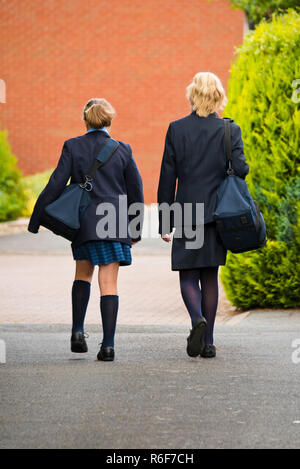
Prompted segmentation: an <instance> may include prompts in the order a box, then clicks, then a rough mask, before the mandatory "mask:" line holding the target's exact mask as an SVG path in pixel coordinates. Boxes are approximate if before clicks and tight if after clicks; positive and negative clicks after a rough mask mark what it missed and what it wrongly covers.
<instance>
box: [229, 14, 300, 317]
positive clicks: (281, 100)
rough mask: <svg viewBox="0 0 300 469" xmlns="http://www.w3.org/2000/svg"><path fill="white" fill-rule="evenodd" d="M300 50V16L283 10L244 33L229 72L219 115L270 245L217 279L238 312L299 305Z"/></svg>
mask: <svg viewBox="0 0 300 469" xmlns="http://www.w3.org/2000/svg"><path fill="white" fill-rule="evenodd" d="M299 50H300V15H299V14H297V13H296V12H295V11H289V12H288V13H287V14H286V15H281V16H274V18H273V21H272V22H271V23H266V22H263V23H261V24H260V25H259V26H257V28H256V29H255V31H251V32H249V33H248V34H247V36H246V37H245V40H244V43H243V45H242V46H241V47H240V48H239V49H238V57H237V60H236V61H235V63H234V64H233V65H232V67H231V76H230V80H229V86H228V98H229V100H228V105H227V107H226V109H225V112H224V116H229V117H231V118H233V119H234V120H235V122H237V123H238V124H239V125H240V126H241V129H242V136H243V141H244V150H245V155H246V159H247V161H248V163H249V166H250V172H249V175H248V176H247V179H246V180H247V182H248V186H249V189H250V192H251V194H252V196H253V197H254V199H256V200H257V201H258V203H259V206H260V208H261V210H262V213H263V215H264V217H265V220H266V224H267V229H268V234H269V239H270V240H272V242H269V243H268V244H267V246H266V247H265V248H263V249H262V250H259V251H256V252H249V253H244V254H242V255H241V254H238V255H235V254H232V253H228V258H227V264H226V267H225V268H223V269H222V272H221V278H222V281H223V284H224V288H225V291H226V293H227V296H228V298H229V299H230V300H231V301H232V302H233V304H234V305H236V306H240V307H242V308H251V307H258V306H261V307H262V306H264V307H292V306H298V305H299V302H300V301H299V298H300V279H299V276H300V267H299V252H300V226H299V221H300V167H299V128H300V110H299V104H298V103H295V102H293V100H292V94H293V91H294V88H293V87H292V83H293V81H294V80H295V79H297V78H300V62H299Z"/></svg>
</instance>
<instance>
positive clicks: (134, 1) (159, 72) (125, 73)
mask: <svg viewBox="0 0 300 469" xmlns="http://www.w3.org/2000/svg"><path fill="white" fill-rule="evenodd" d="M229 4H230V2H229V1H227V0H215V1H212V2H207V1H206V0H189V1H186V0H2V1H1V2H0V19H1V20H0V78H1V79H4V80H5V82H6V104H1V103H0V126H1V127H2V128H3V127H4V128H7V129H8V131H9V140H10V143H11V145H12V148H13V151H14V153H15V154H16V155H17V157H18V159H19V165H20V167H21V169H22V170H23V171H24V172H25V173H26V174H30V173H34V172H37V171H42V170H44V169H48V168H49V167H54V166H55V164H56V162H57V159H58V156H59V154H60V150H61V147H62V144H63V141H64V140H66V139H67V138H70V137H73V136H77V135H80V134H82V133H83V132H84V126H83V123H82V121H81V120H80V117H81V111H82V107H83V105H84V103H85V102H86V101H87V100H88V99H89V98H91V97H105V98H106V99H108V100H109V101H110V102H111V103H112V104H113V106H115V108H116V110H117V117H116V119H115V121H114V122H113V127H112V136H113V137H115V138H118V139H120V140H124V141H126V142H128V143H130V144H131V146H132V148H133V151H134V156H135V158H136V160H137V162H138V165H139V167H140V170H141V172H142V176H143V179H144V186H145V193H146V200H147V201H148V202H151V201H154V200H155V197H156V186H157V179H158V173H159V165H160V159H161V155H162V151H163V144H164V136H165V132H166V129H167V126H168V123H169V122H170V121H171V120H174V119H177V118H179V117H181V116H183V115H185V114H187V113H188V112H189V106H188V103H187V101H186V99H185V87H186V85H187V84H188V83H189V82H190V81H191V79H192V77H193V75H194V74H195V73H196V72H198V71H212V72H214V73H216V74H217V75H219V76H220V78H221V79H222V81H223V83H224V85H225V86H226V83H227V80H228V75H229V67H230V63H231V61H232V59H233V55H234V47H235V46H237V45H239V44H240V43H241V42H242V37H243V24H244V14H243V12H241V11H239V10H233V9H231V8H230V6H229Z"/></svg>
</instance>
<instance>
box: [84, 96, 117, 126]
mask: <svg viewBox="0 0 300 469" xmlns="http://www.w3.org/2000/svg"><path fill="white" fill-rule="evenodd" d="M115 115H116V112H115V110H114V108H113V107H112V105H111V104H110V103H109V102H108V101H106V99H104V98H92V99H90V100H89V101H88V102H87V103H86V105H85V106H84V109H83V120H84V121H85V122H86V124H87V126H88V127H89V128H92V129H101V128H102V127H110V125H111V121H112V120H113V118H114V117H115Z"/></svg>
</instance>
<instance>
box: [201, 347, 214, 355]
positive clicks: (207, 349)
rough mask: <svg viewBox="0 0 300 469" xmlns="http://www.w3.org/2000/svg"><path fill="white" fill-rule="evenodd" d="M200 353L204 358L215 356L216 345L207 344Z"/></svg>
mask: <svg viewBox="0 0 300 469" xmlns="http://www.w3.org/2000/svg"><path fill="white" fill-rule="evenodd" d="M200 355H201V357H202V358H215V356H216V347H215V346H214V345H205V347H204V349H203V351H202V352H201V354H200Z"/></svg>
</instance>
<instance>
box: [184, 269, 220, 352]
mask: <svg viewBox="0 0 300 469" xmlns="http://www.w3.org/2000/svg"><path fill="white" fill-rule="evenodd" d="M218 269H219V267H218V266H216V267H202V268H201V269H189V270H180V271H179V279H180V289H181V295H182V298H183V301H184V303H185V306H186V308H187V310H188V312H189V315H190V316H191V321H192V325H193V324H194V323H195V321H196V320H197V319H198V318H199V317H201V316H204V317H205V319H206V321H207V328H206V334H205V343H206V344H213V342H214V337H213V331H214V324H215V318H216V312H217V307H218V297H219V290H218ZM199 282H201V290H200V285H199Z"/></svg>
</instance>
